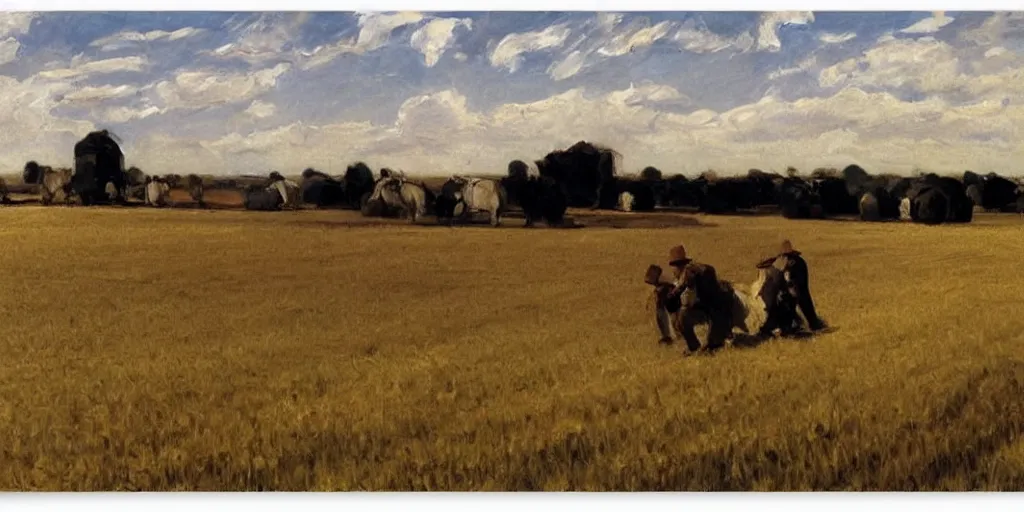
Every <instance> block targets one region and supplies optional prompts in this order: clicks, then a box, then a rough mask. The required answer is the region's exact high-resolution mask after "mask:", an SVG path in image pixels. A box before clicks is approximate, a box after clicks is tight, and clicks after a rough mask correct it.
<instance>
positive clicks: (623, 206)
mask: <svg viewBox="0 0 1024 512" xmlns="http://www.w3.org/2000/svg"><path fill="white" fill-rule="evenodd" d="M618 206H619V208H618V209H619V210H621V211H624V212H631V211H633V194H630V193H629V191H626V192H623V193H621V194H619V205H618Z"/></svg>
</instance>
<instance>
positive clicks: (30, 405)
mask: <svg viewBox="0 0 1024 512" xmlns="http://www.w3.org/2000/svg"><path fill="white" fill-rule="evenodd" d="M574 213H576V214H577V215H578V216H579V218H580V219H581V220H582V222H583V223H584V224H588V225H587V227H586V228H584V229H574V230H559V229H546V228H539V229H534V230H525V229H518V228H516V227H514V226H515V225H516V222H515V221H509V224H510V226H509V227H507V228H500V229H490V228H488V227H461V228H454V229H451V228H442V227H437V226H409V225H407V224H405V223H403V222H401V221H382V220H375V221H374V222H372V223H371V222H368V220H365V219H362V218H360V217H359V216H358V214H357V213H353V212H337V211H298V212H280V213H263V212H241V211H202V210H192V209H179V210H157V209H143V208H63V207H51V208H41V207H35V206H17V207H9V208H0V219H2V220H0V243H2V246H3V251H0V264H2V269H3V272H2V274H0V287H2V289H3V294H2V295H0V300H2V303H0V328H2V329H3V335H2V336H0V358H2V364H0V397H3V398H2V400H0V439H3V443H0V489H3V490H81V491H84V490H88V491H98V490H152V491H155V490H207V491H226V490H257V489H260V490H424V489H425V490H836V489H847V490H938V489H952V490H1024V439H1022V438H1021V436H1020V433H1021V431H1022V427H1024V400H1022V399H1021V397H1022V393H1024V334H1022V333H1024V314H1022V312H1024V274H1022V273H1021V272H1019V265H1020V260H1021V255H1022V250H1024V223H1022V222H1021V221H1020V219H1019V218H1017V217H1016V216H996V215H984V214H980V215H978V216H977V218H976V221H975V222H974V223H972V224H970V225H962V226H939V227H926V226H921V225H912V224H902V223H900V224H868V223H860V222H839V221H787V220H784V219H781V218H777V217H724V216H723V217H705V216H695V217H683V216H679V215H676V214H648V215H635V216H630V215H618V216H608V217H605V218H604V219H603V220H602V219H596V218H590V219H589V223H588V218H587V214H586V213H581V212H574ZM609 219H611V220H609ZM695 219H696V221H695ZM631 223H632V224H631ZM616 227H619V228H631V229H615V228H616ZM783 237H788V238H790V239H791V240H793V242H794V244H795V245H796V246H797V248H798V249H800V250H802V251H803V253H804V256H805V258H806V259H807V261H808V263H809V264H810V267H811V287H812V291H813V292H814V293H815V298H816V301H817V304H818V309H819V311H820V312H821V314H822V316H823V317H824V318H825V320H826V321H828V322H829V323H830V324H831V325H833V326H834V327H835V328H836V330H835V332H833V333H829V334H825V335H820V336H818V337H815V338H812V339H809V340H800V341H796V340H776V341H770V342H767V343H764V344H761V345H759V346H756V347H746V348H730V349H727V350H724V351H722V352H719V353H717V354H715V355H710V356H701V357H693V358H684V357H682V356H681V350H682V348H681V346H677V347H674V348H664V347H660V346H658V344H657V333H656V329H655V326H654V321H653V318H652V315H651V313H650V312H649V311H647V310H646V309H645V307H646V302H647V297H648V295H647V294H648V289H647V288H646V287H645V286H644V285H643V284H642V274H643V271H644V269H645V268H646V266H647V265H648V264H650V263H660V264H664V263H665V257H666V251H667V249H668V248H669V247H670V246H671V245H673V244H676V243H680V242H681V243H684V244H685V245H686V246H687V248H688V249H689V251H690V252H691V253H692V254H693V256H694V257H696V258H697V259H698V260H700V261H704V262H708V263H711V264H713V265H715V266H716V268H717V269H718V271H719V274H720V276H722V277H723V278H726V279H731V280H735V281H739V282H741V283H744V284H746V283H749V282H750V281H751V280H753V278H754V277H755V270H754V267H753V266H754V263H755V262H756V260H757V259H758V256H759V255H760V253H762V252H763V251H764V250H768V249H772V248H774V247H775V245H776V244H777V243H778V241H779V240H780V239H781V238H783Z"/></svg>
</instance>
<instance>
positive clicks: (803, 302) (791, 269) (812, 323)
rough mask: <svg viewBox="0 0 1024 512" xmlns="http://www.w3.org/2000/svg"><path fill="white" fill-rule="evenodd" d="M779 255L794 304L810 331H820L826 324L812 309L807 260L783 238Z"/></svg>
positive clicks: (812, 300)
mask: <svg viewBox="0 0 1024 512" xmlns="http://www.w3.org/2000/svg"><path fill="white" fill-rule="evenodd" d="M780 249H781V250H780V251H779V252H780V254H779V257H780V258H782V259H783V269H782V272H783V275H784V276H785V278H786V284H787V286H788V288H789V292H790V293H791V294H793V297H794V298H795V299H796V305H797V307H799V308H800V313H803V315H804V318H805V319H806V320H807V326H808V327H810V328H811V330H812V331H820V330H823V329H825V328H827V327H828V326H827V325H825V322H822V321H821V318H818V312H817V311H815V309H814V299H812V298H811V287H810V283H809V280H810V276H809V273H808V271H807V262H806V261H804V259H803V257H801V256H800V251H797V250H795V249H793V244H792V243H791V242H790V241H789V240H784V241H783V242H782V244H781V247H780Z"/></svg>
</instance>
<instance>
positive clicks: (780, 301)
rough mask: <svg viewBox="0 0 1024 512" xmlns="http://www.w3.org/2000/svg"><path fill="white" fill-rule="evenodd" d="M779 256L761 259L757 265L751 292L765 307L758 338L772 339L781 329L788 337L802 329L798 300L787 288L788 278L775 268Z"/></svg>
mask: <svg viewBox="0 0 1024 512" xmlns="http://www.w3.org/2000/svg"><path fill="white" fill-rule="evenodd" d="M777 259H778V256H769V257H765V258H761V261H760V262H758V264H757V269H758V273H759V274H760V275H759V276H758V279H757V281H756V282H755V283H754V286H753V287H752V288H755V289H752V290H751V292H752V293H753V294H755V296H756V297H757V298H758V299H760V302H761V303H762V304H763V305H764V310H765V321H764V324H763V325H761V328H760V329H758V332H757V334H758V336H760V337H762V338H770V337H771V336H772V334H773V333H774V332H775V329H779V330H780V331H781V333H782V335H783V336H788V335H791V334H793V333H795V332H796V331H798V330H799V329H800V327H801V326H800V317H798V316H797V314H796V299H794V297H793V295H792V294H790V292H789V288H788V287H787V286H786V278H785V276H784V275H783V274H782V272H781V271H779V269H777V268H775V261H776V260H777Z"/></svg>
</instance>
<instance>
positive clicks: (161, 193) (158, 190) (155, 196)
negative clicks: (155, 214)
mask: <svg viewBox="0 0 1024 512" xmlns="http://www.w3.org/2000/svg"><path fill="white" fill-rule="evenodd" d="M170 195H171V186H170V185H168V184H167V182H166V181H165V180H164V179H163V178H159V177H147V178H146V205H147V206H154V207H157V206H165V205H166V204H167V200H168V199H169V198H170Z"/></svg>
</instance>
